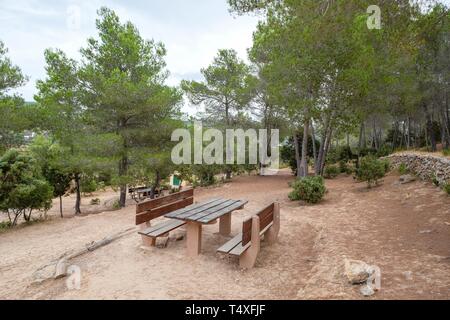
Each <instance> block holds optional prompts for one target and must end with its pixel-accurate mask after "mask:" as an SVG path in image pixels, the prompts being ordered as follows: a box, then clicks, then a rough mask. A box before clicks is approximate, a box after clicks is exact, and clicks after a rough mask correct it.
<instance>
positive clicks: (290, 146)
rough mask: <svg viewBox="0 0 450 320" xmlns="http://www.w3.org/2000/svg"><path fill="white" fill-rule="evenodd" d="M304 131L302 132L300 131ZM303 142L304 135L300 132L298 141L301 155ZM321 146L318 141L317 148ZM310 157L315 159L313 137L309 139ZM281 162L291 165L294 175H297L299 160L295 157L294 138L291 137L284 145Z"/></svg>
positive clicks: (281, 150)
mask: <svg viewBox="0 0 450 320" xmlns="http://www.w3.org/2000/svg"><path fill="white" fill-rule="evenodd" d="M300 131H302V130H300ZM302 140H303V133H302V132H300V133H299V134H298V141H299V146H298V149H299V152H300V154H301V152H302V143H301V142H302ZM318 145H319V142H318V141H316V146H318ZM308 156H309V157H310V158H313V157H314V153H313V140H312V137H308ZM280 160H281V161H282V162H284V163H286V164H288V165H289V167H290V168H291V170H292V172H293V173H294V174H297V159H296V157H295V144H294V138H293V137H289V138H288V139H287V141H286V142H285V143H283V144H282V145H281V147H280Z"/></svg>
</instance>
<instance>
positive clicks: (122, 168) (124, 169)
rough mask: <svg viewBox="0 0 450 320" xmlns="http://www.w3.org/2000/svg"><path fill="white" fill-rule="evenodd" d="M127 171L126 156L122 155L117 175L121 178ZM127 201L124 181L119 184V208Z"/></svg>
mask: <svg viewBox="0 0 450 320" xmlns="http://www.w3.org/2000/svg"><path fill="white" fill-rule="evenodd" d="M127 173H128V157H127V156H126V155H124V156H122V159H120V162H119V177H121V178H123V177H124V176H126V175H127ZM126 201H127V185H126V184H125V183H121V185H120V199H119V205H120V207H121V208H124V207H125V205H126Z"/></svg>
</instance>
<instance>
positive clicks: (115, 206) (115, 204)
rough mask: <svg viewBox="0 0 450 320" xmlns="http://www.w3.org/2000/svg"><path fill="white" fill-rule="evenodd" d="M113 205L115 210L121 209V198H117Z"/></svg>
mask: <svg viewBox="0 0 450 320" xmlns="http://www.w3.org/2000/svg"><path fill="white" fill-rule="evenodd" d="M112 207H113V210H120V209H121V206H120V200H119V199H117V200H115V201H114V203H113V205H112Z"/></svg>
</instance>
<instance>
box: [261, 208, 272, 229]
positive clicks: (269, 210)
mask: <svg viewBox="0 0 450 320" xmlns="http://www.w3.org/2000/svg"><path fill="white" fill-rule="evenodd" d="M273 208H274V204H273V203H272V204H270V205H269V206H267V207H266V208H264V209H262V210H261V211H260V212H258V213H257V215H258V216H259V219H260V220H264V219H265V218H266V217H267V216H269V215H270V214H271V213H273ZM261 229H263V228H261Z"/></svg>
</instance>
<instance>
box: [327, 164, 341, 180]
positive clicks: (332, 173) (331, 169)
mask: <svg viewBox="0 0 450 320" xmlns="http://www.w3.org/2000/svg"><path fill="white" fill-rule="evenodd" d="M339 173H341V171H340V170H339V167H338V166H335V165H328V166H326V167H325V174H324V175H325V178H327V179H333V178H336V177H337V176H338V175H339Z"/></svg>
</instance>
